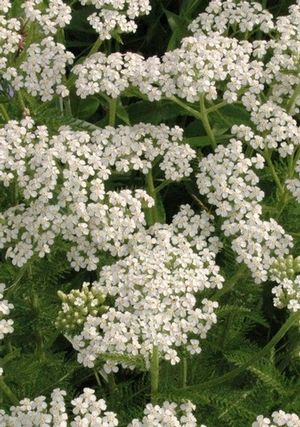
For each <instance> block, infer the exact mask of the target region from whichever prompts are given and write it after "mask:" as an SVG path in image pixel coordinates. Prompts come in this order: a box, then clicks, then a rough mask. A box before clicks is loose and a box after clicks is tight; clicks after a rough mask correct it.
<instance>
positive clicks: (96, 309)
mask: <svg viewBox="0 0 300 427" xmlns="http://www.w3.org/2000/svg"><path fill="white" fill-rule="evenodd" d="M57 294H58V296H59V298H60V299H61V301H62V302H63V304H62V309H61V310H60V312H59V313H58V316H57V319H56V322H55V326H56V327H57V329H58V330H60V331H61V332H62V333H64V334H66V335H70V336H73V335H75V334H76V333H78V332H79V331H80V329H81V327H82V325H83V324H84V322H85V321H86V318H87V317H88V316H89V315H91V316H101V315H102V314H103V313H105V312H106V311H107V309H108V307H106V306H105V305H103V303H104V302H105V298H106V296H105V295H104V294H103V293H102V292H101V290H100V289H97V288H95V287H91V286H90V285H89V283H86V282H84V283H83V285H82V289H81V290H79V289H73V290H72V291H71V292H70V293H69V294H65V293H64V292H62V291H58V293H57Z"/></svg>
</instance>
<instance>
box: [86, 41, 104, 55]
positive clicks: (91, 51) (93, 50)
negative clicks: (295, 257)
mask: <svg viewBox="0 0 300 427" xmlns="http://www.w3.org/2000/svg"><path fill="white" fill-rule="evenodd" d="M101 43H102V40H101V39H100V38H98V39H97V40H96V41H95V43H94V44H93V46H92V47H91V49H90V51H89V53H88V55H87V56H90V55H93V54H94V53H96V52H98V50H99V47H100V46H101Z"/></svg>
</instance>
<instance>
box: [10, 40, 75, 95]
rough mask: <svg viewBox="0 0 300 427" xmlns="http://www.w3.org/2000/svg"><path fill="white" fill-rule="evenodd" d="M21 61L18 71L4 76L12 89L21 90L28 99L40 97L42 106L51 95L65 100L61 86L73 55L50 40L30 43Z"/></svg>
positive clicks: (12, 71) (63, 87)
mask: <svg viewBox="0 0 300 427" xmlns="http://www.w3.org/2000/svg"><path fill="white" fill-rule="evenodd" d="M26 53H27V55H26V57H25V60H24V61H23V62H22V63H21V65H20V67H19V70H15V69H12V70H10V72H9V73H6V74H5V77H6V79H7V80H9V81H10V83H11V84H12V86H13V88H15V89H16V90H19V89H20V88H24V89H26V90H27V91H28V93H30V95H32V96H40V97H41V100H42V101H43V102H45V101H51V100H52V98H53V96H54V95H56V94H57V95H60V96H66V95H68V90H67V88H66V87H65V86H64V84H63V79H64V77H65V72H66V66H67V65H68V64H72V62H73V59H74V55H73V54H72V53H71V52H68V51H66V49H65V46H64V45H62V44H60V43H55V41H54V39H53V38H52V37H46V38H44V39H43V40H42V41H41V42H40V43H32V44H31V45H30V46H29V47H28V49H27V52H26Z"/></svg>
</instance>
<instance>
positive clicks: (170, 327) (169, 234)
mask: <svg viewBox="0 0 300 427" xmlns="http://www.w3.org/2000/svg"><path fill="white" fill-rule="evenodd" d="M186 210H187V209H186V207H184V208H183V211H182V213H180V214H179V215H180V216H181V219H183V218H184V211H186ZM176 219H177V220H178V219H179V216H178V217H177V218H176ZM195 219H196V220H198V218H197V217H196V218H195ZM203 223H204V224H205V223H206V218H205V219H204V222H203ZM200 224H201V223H200V222H199V223H198V222H197V227H198V228H199V225H200ZM182 227H184V223H182ZM186 229H187V237H188V235H189V234H190V235H191V234H192V233H189V231H190V230H189V224H188V223H187V225H186ZM199 231H200V230H198V232H199ZM200 233H201V231H200ZM209 235H210V234H209ZM207 237H208V236H207V229H204V235H203V236H202V242H203V243H202V245H201V246H202V247H201V246H200V243H199V238H200V236H199V235H198V236H197V240H196V242H197V243H196V244H198V246H197V251H194V248H195V246H193V242H189V241H188V239H187V238H186V237H185V236H184V235H183V234H181V233H178V231H177V229H176V225H175V226H173V224H171V225H169V226H168V225H158V224H156V225H154V226H152V227H151V228H150V229H148V230H144V231H141V232H138V233H136V234H135V235H134V236H133V237H132V239H131V240H130V242H129V255H128V256H127V257H125V258H124V259H121V260H119V261H118V262H116V263H115V264H112V265H110V266H105V267H103V269H102V270H101V272H100V278H99V281H97V282H94V283H93V284H92V285H91V290H94V292H93V293H95V292H97V291H98V292H102V293H104V294H105V295H108V296H110V297H112V298H113V299H114V305H113V307H111V308H109V309H108V310H107V311H106V312H104V313H103V314H102V315H98V316H95V315H88V316H87V317H86V321H85V323H84V324H83V327H82V331H81V333H80V334H77V335H75V336H73V337H72V336H71V337H69V339H70V340H71V342H72V344H73V346H74V348H75V349H76V350H78V351H79V356H78V360H79V361H80V362H81V363H83V364H84V365H85V366H89V367H93V366H94V364H95V362H96V360H97V358H99V357H101V355H105V356H106V357H107V359H108V363H106V365H105V369H106V370H107V371H108V372H109V371H111V370H115V365H116V364H117V362H116V363H113V361H114V357H115V356H118V355H119V356H120V355H128V356H129V357H130V356H133V358H135V357H138V356H141V357H142V358H143V359H144V361H145V363H146V368H147V369H149V363H150V359H151V355H152V352H153V348H154V347H157V348H158V349H159V354H160V356H161V357H162V358H164V359H166V360H168V361H170V363H171V364H176V363H178V362H179V360H180V358H179V356H178V353H177V350H176V348H179V347H184V348H186V350H187V351H188V352H190V353H191V354H195V353H199V352H200V350H201V349H200V346H199V338H202V339H203V338H205V337H206V335H207V332H208V330H209V329H210V328H211V327H212V325H213V324H214V323H215V322H216V315H215V313H214V311H215V308H217V307H218V304H217V303H216V302H214V301H210V300H208V299H206V298H204V299H202V302H201V304H199V298H196V296H197V295H198V294H199V295H200V294H201V292H203V291H204V290H205V289H208V288H221V287H222V283H223V278H222V276H220V274H219V268H218V266H217V265H216V263H215V255H216V253H215V252H212V246H211V245H210V242H209V241H207ZM204 242H206V243H204ZM197 300H198V303H197ZM85 304H86V303H85V302H83V307H84V306H85ZM110 354H111V355H112V357H111V360H109V359H110V358H109V355H110ZM122 365H123V366H128V365H129V366H130V363H129V364H126V363H125V362H122ZM133 366H134V363H133Z"/></svg>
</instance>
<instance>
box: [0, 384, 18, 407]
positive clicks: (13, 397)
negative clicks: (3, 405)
mask: <svg viewBox="0 0 300 427" xmlns="http://www.w3.org/2000/svg"><path fill="white" fill-rule="evenodd" d="M0 390H1V391H2V392H3V394H4V395H5V396H6V397H7V398H8V400H9V401H10V403H12V404H13V405H14V406H17V405H18V404H19V399H18V398H17V396H16V395H15V394H14V393H13V392H12V390H11V389H10V388H9V387H8V385H7V384H6V383H5V382H4V379H3V378H2V377H0Z"/></svg>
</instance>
